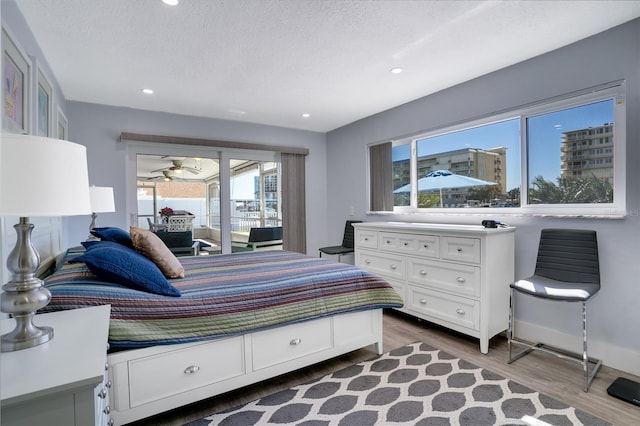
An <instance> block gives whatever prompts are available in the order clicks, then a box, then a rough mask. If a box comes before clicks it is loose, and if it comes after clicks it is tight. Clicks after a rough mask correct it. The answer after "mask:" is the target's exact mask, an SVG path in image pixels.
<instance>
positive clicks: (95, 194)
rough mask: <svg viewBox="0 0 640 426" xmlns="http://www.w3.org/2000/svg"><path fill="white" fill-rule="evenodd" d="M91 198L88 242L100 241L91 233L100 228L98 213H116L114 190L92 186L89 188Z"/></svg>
mask: <svg viewBox="0 0 640 426" xmlns="http://www.w3.org/2000/svg"><path fill="white" fill-rule="evenodd" d="M89 196H90V198H91V225H89V238H87V241H92V240H99V238H98V237H96V236H95V235H92V234H91V231H92V230H93V228H97V227H98V213H107V212H115V211H116V206H115V204H114V202H113V188H109V187H104V186H93V185H92V186H90V187H89Z"/></svg>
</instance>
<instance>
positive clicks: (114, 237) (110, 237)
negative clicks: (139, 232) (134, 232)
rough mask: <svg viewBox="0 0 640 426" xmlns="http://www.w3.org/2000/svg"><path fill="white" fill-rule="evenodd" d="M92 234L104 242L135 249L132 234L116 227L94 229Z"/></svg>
mask: <svg viewBox="0 0 640 426" xmlns="http://www.w3.org/2000/svg"><path fill="white" fill-rule="evenodd" d="M90 232H91V235H94V236H96V237H98V238H100V239H101V240H102V241H113V242H114V243H118V244H122V245H123V246H127V247H129V248H133V242H132V241H131V234H129V233H128V232H127V231H125V230H124V229H121V228H117V227H115V226H107V227H104V228H93V229H92V230H91V231H90Z"/></svg>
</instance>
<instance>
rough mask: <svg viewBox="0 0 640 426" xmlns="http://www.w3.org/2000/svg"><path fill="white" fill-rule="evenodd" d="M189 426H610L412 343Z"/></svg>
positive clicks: (439, 351)
mask: <svg viewBox="0 0 640 426" xmlns="http://www.w3.org/2000/svg"><path fill="white" fill-rule="evenodd" d="M188 425H189V426H204V425H210V426H214V425H216V426H234V425H237V426H249V425H299V426H321V425H322V426H324V425H339V426H350V425H353V426H367V425H372V426H373V425H398V426H399V425H421V426H427V425H433V426H435V425H470V426H485V425H536V426H541V425H554V426H556V425H589V426H592V425H593V426H596V425H609V423H607V422H605V421H603V420H601V419H599V418H597V417H594V416H592V415H590V414H588V413H585V412H583V411H580V410H577V409H575V408H573V407H570V406H568V405H567V404H564V403H562V402H560V401H558V400H556V399H553V398H550V397H548V396H545V395H543V394H541V393H539V392H535V391H533V390H531V389H529V388H527V387H525V386H523V385H520V384H518V383H516V382H514V381H512V380H508V379H505V378H504V377H502V376H499V375H497V374H494V373H492V372H490V371H488V370H486V369H483V368H480V367H477V366H475V365H473V364H471V363H469V362H466V361H464V360H461V359H459V358H456V357H454V356H452V355H449V354H447V353H446V352H443V351H441V350H438V349H435V348H433V347H431V346H429V345H427V344H425V343H419V342H418V343H412V344H410V345H407V346H404V347H402V348H399V349H395V350H393V351H391V352H388V353H386V354H384V355H381V356H380V357H377V358H375V359H373V360H370V361H365V362H361V363H359V364H355V365H352V366H350V367H347V368H345V369H342V370H340V371H337V372H335V373H333V374H330V375H327V376H325V377H321V378H319V379H317V380H314V381H312V382H309V383H306V384H303V385H299V386H295V387H293V388H291V389H287V390H284V391H281V392H278V393H276V394H273V395H270V396H266V397H264V398H261V399H259V400H256V401H253V402H250V403H248V404H245V405H243V406H241V407H236V408H232V409H230V410H226V411H224V412H221V413H218V414H214V415H212V416H208V417H205V418H204V419H200V420H197V421H195V422H191V423H188Z"/></svg>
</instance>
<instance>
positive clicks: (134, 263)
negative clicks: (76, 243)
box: [69, 241, 180, 296]
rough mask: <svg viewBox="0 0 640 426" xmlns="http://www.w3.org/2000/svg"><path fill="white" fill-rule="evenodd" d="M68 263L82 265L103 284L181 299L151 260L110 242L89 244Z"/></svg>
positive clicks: (178, 292) (177, 291)
mask: <svg viewBox="0 0 640 426" xmlns="http://www.w3.org/2000/svg"><path fill="white" fill-rule="evenodd" d="M69 262H71V263H78V262H84V263H85V264H86V265H87V267H88V268H89V270H90V271H91V272H93V273H94V274H96V275H97V276H98V277H100V278H103V279H105V280H108V281H111V282H115V283H118V284H124V285H127V286H130V287H133V288H135V289H136V290H144V291H148V292H150V293H155V294H160V295H163V296H180V290H178V289H177V288H175V287H174V286H172V285H171V284H170V283H169V281H167V279H166V278H165V276H164V275H163V274H162V272H161V271H160V269H158V267H157V266H156V265H155V263H153V262H152V261H151V260H149V259H147V258H146V257H144V256H143V255H141V254H140V253H138V252H136V251H135V250H133V249H130V248H127V247H124V246H123V245H120V244H117V243H113V242H108V241H107V242H97V243H96V244H89V247H88V248H87V251H86V253H85V254H83V255H82V256H78V257H76V258H74V259H72V260H70V261H69Z"/></svg>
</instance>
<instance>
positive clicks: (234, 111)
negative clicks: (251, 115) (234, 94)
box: [227, 108, 247, 117]
mask: <svg viewBox="0 0 640 426" xmlns="http://www.w3.org/2000/svg"><path fill="white" fill-rule="evenodd" d="M227 112H228V113H229V114H231V115H237V116H238V117H242V116H243V115H245V114H246V113H247V111H243V110H241V109H235V108H229V109H228V110H227Z"/></svg>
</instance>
